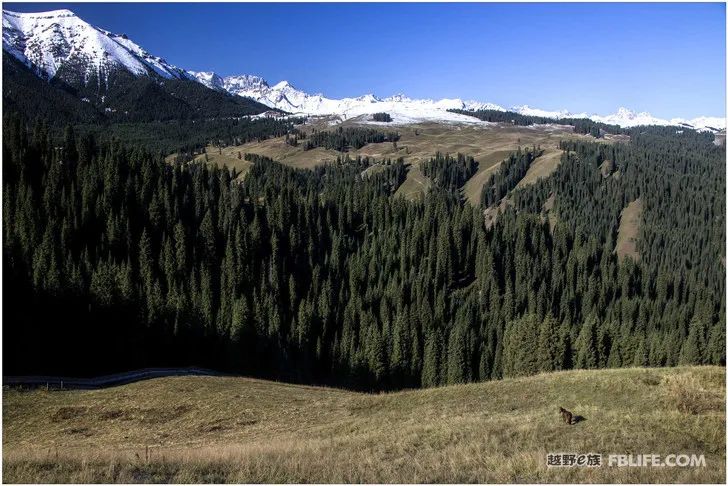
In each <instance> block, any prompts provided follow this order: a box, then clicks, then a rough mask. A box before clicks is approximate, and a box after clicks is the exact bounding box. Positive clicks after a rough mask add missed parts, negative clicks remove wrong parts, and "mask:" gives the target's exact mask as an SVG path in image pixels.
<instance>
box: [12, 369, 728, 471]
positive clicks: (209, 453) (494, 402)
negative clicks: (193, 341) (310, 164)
mask: <svg viewBox="0 0 728 486" xmlns="http://www.w3.org/2000/svg"><path fill="white" fill-rule="evenodd" d="M559 406H564V407H566V408H568V409H570V410H572V411H573V412H574V413H576V414H578V415H581V416H583V417H584V418H585V420H584V421H582V422H580V423H578V424H576V425H566V424H565V423H563V422H562V421H561V419H560V417H559V416H558V407H559ZM549 452H582V453H602V454H610V453H618V454H629V453H632V454H638V453H640V454H641V453H656V454H663V455H667V454H672V453H687V454H704V455H705V459H706V466H705V467H697V468H695V467H691V468H659V467H627V468H618V467H608V466H607V465H606V456H604V457H603V460H604V462H605V464H604V465H603V466H602V467H598V468H550V469H549V468H547V467H546V454H547V453H549ZM724 479H725V368H719V367H691V368H673V369H619V370H593V371H569V372H560V373H553V374H547V375H539V376H534V377H529V378H519V379H508V380H503V381H495V382H487V383H479V384H468V385H458V386H448V387H442V388H435V389H427V390H416V391H404V392H397V393H388V394H363V393H355V392H350V391H344V390H336V389H329V388H320V387H311V386H298V385H289V384H281V383H275V382H266V381H260V380H253V379H245V378H230V377H175V378H160V379H154V380H148V381H144V382H138V383H134V384H130V385H124V386H120V387H116V388H108V389H103V390H95V391H55V392H54V391H51V392H47V391H44V390H35V391H18V390H8V389H5V390H4V391H3V480H4V482H98V481H101V482H155V481H170V482H334V483H336V482H670V483H672V482H675V483H680V482H687V483H692V482H711V483H723V482H724Z"/></svg>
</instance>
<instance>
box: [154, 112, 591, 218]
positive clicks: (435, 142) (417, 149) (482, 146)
mask: <svg viewBox="0 0 728 486" xmlns="http://www.w3.org/2000/svg"><path fill="white" fill-rule="evenodd" d="M330 121H331V120H328V119H320V120H318V119H317V120H314V121H312V122H309V123H307V124H306V125H302V126H299V127H298V128H299V129H301V130H303V131H305V132H310V131H311V130H313V129H314V128H316V129H318V130H323V129H333V127H332V126H330V125H329V122H330ZM340 125H342V126H360V125H361V120H356V119H352V120H347V121H345V122H343V123H340ZM337 126H338V125H337ZM366 126H368V127H371V125H366ZM384 129H386V130H396V131H397V132H399V134H400V140H399V141H398V142H397V144H393V143H389V142H385V143H371V144H368V145H366V146H364V147H362V148H361V149H359V150H352V151H350V152H349V156H350V157H356V156H362V157H371V158H375V159H379V160H381V159H384V158H390V159H393V160H396V159H397V158H399V157H402V158H403V159H404V161H405V162H407V163H409V164H411V167H410V170H409V171H408V173H407V178H406V180H405V181H404V183H403V184H402V185H401V186H400V187H399V189H398V191H397V193H396V195H397V196H402V197H405V198H407V199H410V200H411V199H417V198H420V197H422V196H423V195H424V194H425V193H426V192H427V190H428V189H429V187H430V184H431V183H430V181H429V179H428V178H427V177H426V176H425V175H424V174H422V171H421V170H420V169H419V167H420V164H421V163H422V162H423V161H425V160H428V159H429V158H430V157H433V156H434V155H435V153H437V152H441V153H447V154H452V155H454V154H457V153H461V154H464V155H468V156H472V157H473V158H475V160H477V161H478V163H479V167H478V171H477V172H476V174H475V175H474V176H473V177H472V178H471V179H470V180H468V182H467V183H466V184H465V186H464V187H463V196H464V197H465V199H467V200H468V201H469V202H470V203H471V204H473V205H474V206H477V205H478V204H479V203H480V190H481V188H482V187H483V183H485V181H486V180H487V178H488V176H489V175H490V172H491V171H492V170H494V169H495V168H496V167H497V166H498V164H500V162H502V161H503V159H504V158H506V157H507V156H508V154H509V153H511V152H513V151H514V150H516V149H517V148H518V147H519V146H522V147H525V146H533V145H541V147H542V148H544V149H545V150H546V153H545V154H544V155H543V156H542V157H541V158H539V159H538V161H537V163H534V167H533V170H532V171H529V173H528V174H526V178H525V182H524V183H523V184H527V183H530V182H533V181H535V180H537V179H538V178H540V177H546V176H548V175H549V174H550V173H551V172H552V171H553V170H554V169H555V168H556V167H557V165H558V162H559V155H556V154H560V151H559V150H558V142H559V141H560V140H562V139H565V138H589V139H592V140H593V138H592V137H589V136H587V135H578V134H574V133H573V130H572V128H571V127H564V126H550V125H535V126H530V127H521V126H511V125H503V124H497V125H496V124H491V125H466V124H447V123H421V124H415V125H407V126H402V125H392V126H386V127H384ZM304 143H305V142H302V143H301V144H299V146H297V147H292V146H290V145H288V144H286V142H285V137H277V138H271V139H268V140H264V141H262V142H249V143H246V144H243V145H239V146H231V147H226V148H223V149H222V150H220V149H218V148H215V147H212V146H210V147H208V149H207V161H208V163H211V164H215V165H217V166H219V167H222V166H224V165H226V166H228V167H230V168H235V169H237V170H238V171H239V172H241V173H242V175H244V174H245V171H247V169H248V168H249V167H250V163H248V162H247V161H245V160H239V159H238V158H237V155H238V153H240V154H241V155H242V156H244V155H245V154H246V153H254V154H259V155H264V156H267V157H270V158H272V159H274V160H276V161H278V162H281V163H282V164H285V165H289V166H291V167H296V168H313V167H316V166H318V165H322V164H326V163H328V162H334V161H335V160H336V158H337V156H339V155H341V154H340V153H339V152H337V151H335V150H327V149H323V148H316V149H313V150H303V146H304ZM173 158H174V155H171V156H169V157H168V159H169V160H173ZM196 160H197V161H203V160H205V159H204V155H201V156H199V157H197V159H196Z"/></svg>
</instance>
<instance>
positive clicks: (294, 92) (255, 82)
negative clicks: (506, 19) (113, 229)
mask: <svg viewBox="0 0 728 486" xmlns="http://www.w3.org/2000/svg"><path fill="white" fill-rule="evenodd" d="M191 74H193V75H194V76H195V77H196V79H197V80H198V81H200V82H201V83H203V84H205V85H206V86H208V87H211V88H215V89H224V90H226V91H228V92H230V93H232V94H236V95H240V96H246V97H249V98H252V99H254V100H256V101H258V102H259V103H262V104H264V105H267V106H270V107H271V108H277V109H279V110H283V111H287V112H289V113H293V114H302V115H334V116H339V117H341V118H343V119H348V118H353V117H359V116H362V115H371V114H373V113H377V112H382V111H383V112H387V113H389V114H390V115H391V116H392V118H393V121H394V123H411V122H414V121H448V122H463V123H480V122H479V121H476V120H475V119H474V118H473V117H469V116H467V115H461V114H457V113H452V112H450V111H448V110H452V109H456V110H499V111H506V108H503V107H502V106H500V105H497V104H494V103H484V102H479V101H463V100H461V99H458V98H455V99H447V98H446V99H441V100H431V99H412V98H409V97H407V96H405V95H403V94H398V95H394V96H390V97H387V98H378V97H376V96H374V95H373V94H366V95H364V96H359V97H356V98H342V99H332V98H326V97H325V96H323V95H322V94H313V95H312V94H307V93H305V92H304V91H301V90H299V89H296V88H295V87H294V86H293V85H291V84H290V83H289V82H288V81H281V82H280V83H278V84H275V85H273V86H270V85H269V84H268V83H267V82H266V81H265V80H264V79H263V78H261V77H259V76H251V75H241V76H229V77H225V78H222V77H220V76H218V75H216V74H215V73H211V72H203V73H191ZM508 111H513V112H516V113H520V114H522V115H529V116H538V117H544V118H554V119H561V118H590V119H592V120H594V121H598V122H602V123H607V124H610V125H619V126H621V127H633V126H638V125H676V126H689V127H692V128H696V129H724V128H725V119H723V118H717V117H699V118H695V119H692V120H685V119H681V118H673V119H671V120H665V119H662V118H657V117H654V116H652V115H650V114H649V113H635V112H633V111H631V110H628V109H626V108H619V110H618V111H617V112H616V113H614V114H612V115H606V116H602V115H597V114H591V115H590V114H587V113H572V112H570V111H568V110H559V111H548V110H541V109H538V108H532V107H530V106H528V105H521V106H514V107H512V108H509V109H508Z"/></svg>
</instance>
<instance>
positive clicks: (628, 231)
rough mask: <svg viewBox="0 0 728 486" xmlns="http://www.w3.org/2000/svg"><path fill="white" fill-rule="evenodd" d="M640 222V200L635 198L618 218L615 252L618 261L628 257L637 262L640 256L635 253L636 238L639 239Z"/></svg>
mask: <svg viewBox="0 0 728 486" xmlns="http://www.w3.org/2000/svg"><path fill="white" fill-rule="evenodd" d="M641 220H642V200H641V199H640V198H637V199H635V200H634V201H632V202H631V203H629V204H628V205H627V207H625V208H624V209H623V210H622V215H621V216H620V218H619V229H618V230H617V246H616V248H615V252H616V253H617V258H619V260H620V261H621V260H623V259H624V258H626V257H628V256H629V257H632V259H633V260H635V261H639V258H640V254H639V251H637V238H638V237H639V231H640V221H641Z"/></svg>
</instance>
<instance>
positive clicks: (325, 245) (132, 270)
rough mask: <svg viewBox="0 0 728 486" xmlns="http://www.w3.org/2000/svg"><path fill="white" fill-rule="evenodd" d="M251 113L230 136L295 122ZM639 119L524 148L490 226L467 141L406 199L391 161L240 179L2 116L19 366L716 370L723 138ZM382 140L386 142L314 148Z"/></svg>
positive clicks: (13, 363)
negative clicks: (471, 190) (259, 118)
mask: <svg viewBox="0 0 728 486" xmlns="http://www.w3.org/2000/svg"><path fill="white" fill-rule="evenodd" d="M239 123H240V125H241V126H239V127H237V128H234V129H231V130H232V132H231V133H229V134H226V135H225V137H226V138H228V139H230V140H236V137H248V136H254V137H256V138H265V136H267V135H266V130H269V131H270V134H269V135H270V136H274V135H275V136H280V135H281V130H282V129H284V128H285V127H283V128H282V126H281V125H280V124H278V123H273V122H267V124H260V125H255V127H252V126H248V125H247V124H248V123H252V122H245V121H240V122H239ZM130 130H131V128H130ZM627 132H628V134H629V135H630V137H631V138H630V142H629V143H620V144H614V145H607V144H602V143H597V142H586V141H579V142H576V141H569V142H566V141H564V142H562V146H561V148H562V150H563V155H562V162H561V165H560V166H559V168H558V169H557V170H556V171H555V172H554V173H553V174H552V175H551V176H550V177H548V178H546V179H541V180H539V181H538V182H537V183H535V184H532V185H529V186H526V187H524V188H519V189H515V190H512V189H513V187H514V186H515V184H516V183H517V181H518V180H519V179H520V177H522V175H521V174H522V173H525V170H527V168H528V165H529V164H530V163H531V161H532V159H533V157H534V154H535V151H536V150H538V149H537V148H530V147H523V148H522V149H519V151H517V152H516V153H514V154H513V155H511V156H510V157H509V159H508V160H509V162H508V163H506V164H503V169H502V170H501V172H498V173H497V174H495V175H494V176H493V177H492V178H491V179H490V180H489V181H488V183H487V184H486V187H485V188H484V190H483V198H484V201H485V205H486V206H489V205H491V204H495V203H497V202H498V200H499V199H500V198H502V197H503V196H505V193H506V192H508V191H510V192H509V195H510V196H511V197H510V198H511V200H512V203H513V204H511V205H508V206H507V207H506V208H505V210H504V212H503V213H501V214H500V215H499V216H498V218H497V220H496V221H495V223H494V224H493V225H492V226H489V227H487V228H486V225H485V223H484V216H483V214H482V208H474V207H472V206H471V205H469V204H468V203H467V202H465V201H463V199H462V197H460V195H459V193H458V189H459V188H460V187H461V186H462V184H463V183H464V182H465V181H466V180H467V179H468V178H469V177H470V176H471V175H472V174H473V173H474V172H475V171H476V170H477V161H475V160H473V159H472V158H466V157H464V156H457V157H453V156H446V155H440V154H438V155H437V156H435V157H434V158H433V159H432V160H430V161H429V162H428V163H425V164H424V165H423V170H424V171H425V173H426V174H428V175H429V176H430V177H431V178H432V179H433V180H435V181H437V185H438V187H440V188H441V189H443V190H431V191H429V192H428V194H427V196H426V197H425V198H424V199H423V200H421V201H413V202H410V201H406V200H404V199H403V198H400V197H393V195H394V192H395V191H396V189H397V187H398V186H399V185H400V184H401V183H402V182H403V181H404V178H405V175H406V170H407V168H406V167H405V165H404V163H403V162H402V161H401V160H400V161H397V162H392V161H378V160H370V159H362V158H357V159H349V158H348V157H346V158H340V159H339V160H338V162H337V163H332V164H329V165H326V166H323V167H318V168H316V169H314V170H301V169H292V168H290V167H286V166H284V165H281V164H279V163H277V162H275V161H273V160H270V159H267V158H265V157H260V156H249V157H248V160H251V161H252V162H253V166H252V168H251V169H250V171H249V172H248V173H247V174H246V176H245V177H244V178H243V179H242V180H238V179H236V176H237V174H236V173H234V172H231V171H228V170H226V169H217V168H211V167H209V166H207V165H205V164H195V163H189V162H186V161H185V160H184V159H180V160H178V161H177V162H176V163H168V162H165V161H164V158H163V157H162V155H160V150H161V148H160V147H156V146H154V147H150V146H149V145H147V144H145V143H143V142H141V141H133V140H131V141H130V140H128V139H127V140H124V139H123V138H122V139H121V141H120V138H119V137H101V136H99V134H95V133H94V132H93V131H88V130H85V131H84V130H82V129H79V128H78V127H76V128H73V127H71V126H69V127H67V128H66V129H65V131H63V133H62V134H58V133H55V132H54V131H53V130H51V129H50V128H49V127H48V126H47V125H46V124H44V123H42V122H29V121H28V120H26V119H22V118H20V117H17V116H8V117H6V119H5V120H4V123H3V181H4V187H3V262H4V263H3V279H4V286H3V288H4V295H3V297H4V301H5V306H4V310H3V312H4V316H3V318H4V319H3V322H4V339H5V343H6V347H5V349H4V352H5V362H4V365H5V372H6V373H7V374H42V373H49V372H52V373H53V374H72V375H84V374H93V375H97V374H102V373H105V372H112V371H120V370H126V369H132V368H139V367H145V366H185V365H198V366H206V367H211V368H215V369H218V370H222V371H229V372H235V373H243V374H247V375H252V376H259V377H268V378H276V379H284V380H289V381H296V382H305V383H327V384H335V385H340V386H347V387H353V388H361V389H397V388H403V387H430V386H437V385H442V384H451V383H464V382H469V381H478V380H490V379H499V378H502V377H507V376H517V375H523V374H532V373H537V372H540V371H552V370H562V369H570V368H598V367H622V366H673V365H678V364H725V297H724V296H725V254H724V250H723V242H724V241H725V203H726V201H725V166H726V159H725V152H724V150H723V149H722V148H721V147H716V146H715V145H713V143H712V135H711V134H703V133H698V132H695V131H692V130H684V131H683V133H682V134H679V135H678V134H676V133H675V130H674V128H673V129H670V128H656V127H651V128H645V127H640V128H638V129H633V130H628V131H627ZM236 134H237V135H236ZM245 134H247V135H245ZM381 137H384V139H385V140H389V141H392V140H396V134H384V135H382V133H381V132H374V131H371V132H370V131H338V132H337V131H332V132H326V133H324V132H317V133H316V134H314V135H313V136H310V137H308V138H307V139H306V141H305V143H306V144H311V146H312V147H314V146H316V147H317V146H324V147H333V148H336V149H337V150H342V151H344V150H346V148H347V147H349V146H353V147H356V146H359V144H360V143H367V142H368V141H372V139H377V140H378V139H379V138H381ZM231 143H232V142H231ZM180 146H181V142H180ZM193 149H194V147H192V148H190V150H193ZM605 160H608V161H610V163H611V166H612V168H613V169H614V170H613V173H618V175H619V176H618V177H615V176H609V177H604V176H603V175H602V173H601V172H600V166H601V165H602V164H603V162H604V161H605ZM374 164H379V165H381V166H382V168H383V170H381V171H377V172H371V173H369V172H366V173H365V172H364V171H365V169H366V168H367V167H369V166H371V165H374ZM511 190H512V191H511ZM552 197H553V201H554V207H553V209H552V211H553V213H554V214H556V215H557V217H556V220H555V222H553V224H552V223H550V222H549V221H548V220H547V219H546V218H545V217H544V216H543V214H542V209H543V207H544V204H545V203H546V201H547V199H549V198H552ZM638 197H639V198H641V200H642V202H643V208H644V209H643V215H642V224H641V227H640V235H639V243H638V250H639V252H640V259H639V260H638V261H634V260H632V259H630V258H626V259H624V260H622V261H620V259H618V257H617V255H616V254H615V251H614V250H615V244H616V238H617V228H618V226H619V216H620V212H621V210H622V209H623V208H624V207H625V206H626V205H627V204H629V203H630V202H631V201H633V200H635V199H637V198H638ZM9 343H12V344H11V345H8V344H9Z"/></svg>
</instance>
